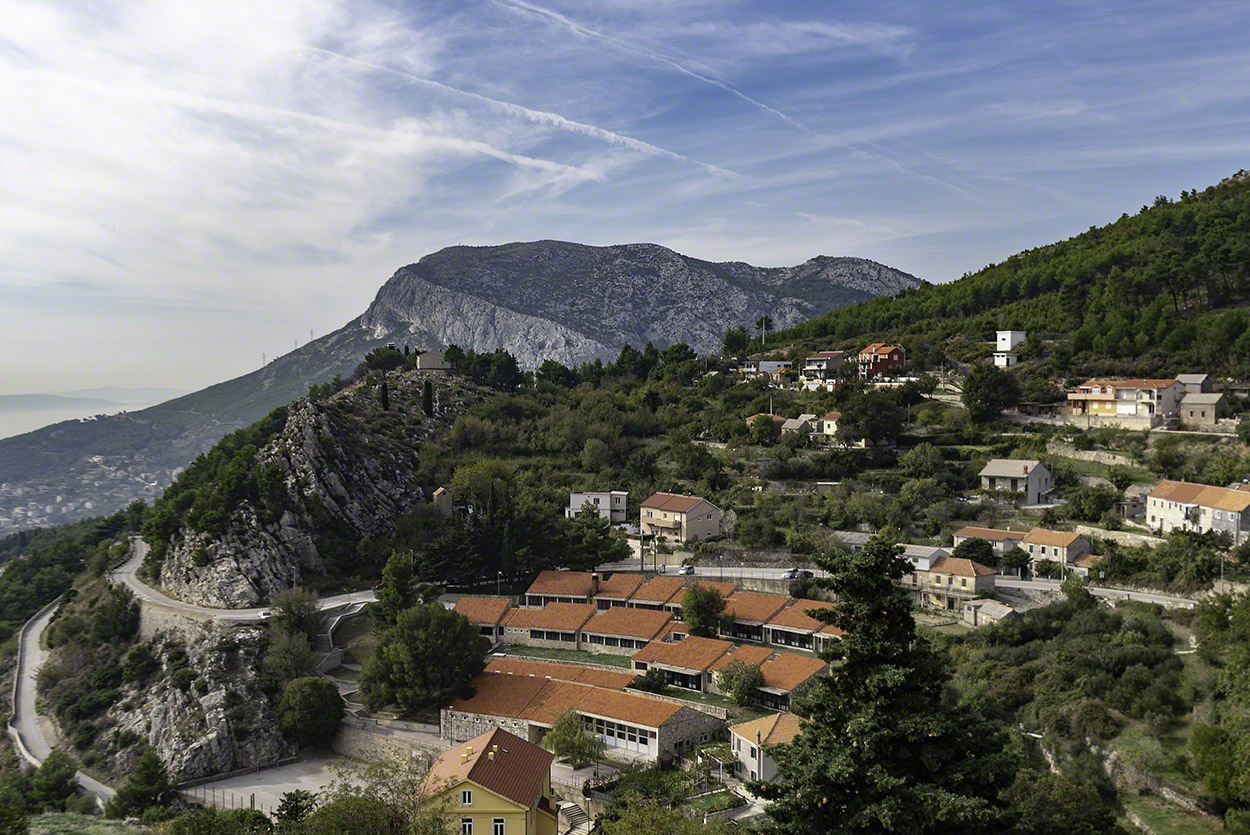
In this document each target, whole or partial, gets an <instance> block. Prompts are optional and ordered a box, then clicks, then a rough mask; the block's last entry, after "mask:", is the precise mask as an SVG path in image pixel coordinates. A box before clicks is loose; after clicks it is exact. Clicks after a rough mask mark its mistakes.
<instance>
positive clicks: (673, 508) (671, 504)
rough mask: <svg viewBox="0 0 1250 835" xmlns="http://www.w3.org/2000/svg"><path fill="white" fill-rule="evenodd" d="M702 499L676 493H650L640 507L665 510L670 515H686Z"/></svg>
mask: <svg viewBox="0 0 1250 835" xmlns="http://www.w3.org/2000/svg"><path fill="white" fill-rule="evenodd" d="M701 501H703V499H701V498H699V497H698V496H682V495H678V494H677V493H652V494H651V495H650V496H649V497H647V499H646V500H645V501H644V502H643V503H642V505H641V506H642V507H650V508H654V509H657V510H667V511H670V512H672V513H687V512H689V511H690V510H691V509H693V508H694V506H695V505H697V504H698V503H699V502H701Z"/></svg>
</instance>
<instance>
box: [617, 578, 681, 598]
mask: <svg viewBox="0 0 1250 835" xmlns="http://www.w3.org/2000/svg"><path fill="white" fill-rule="evenodd" d="M685 585H686V581H685V580H683V579H682V578H680V577H652V578H651V579H650V580H648V581H647V582H645V583H643V584H642V585H641V586H640V587H639V588H638V591H636V592H634V596H633V597H631V598H630V602H632V603H654V604H661V603H668V602H669V601H673V602H674V603H680V602H681V596H682V594H683V593H684V592H683V587H684V586H685ZM674 598H676V599H675V600H674Z"/></svg>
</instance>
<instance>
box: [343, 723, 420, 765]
mask: <svg viewBox="0 0 1250 835" xmlns="http://www.w3.org/2000/svg"><path fill="white" fill-rule="evenodd" d="M331 747H332V748H333V749H334V752H335V753H336V754H342V755H343V756H345V757H351V758H352V759H356V760H363V761H365V762H389V761H393V760H396V759H406V758H408V757H411V756H414V755H420V756H424V757H426V758H427V759H428V760H432V759H433V757H435V756H437V755H438V754H440V753H441V749H440V748H438V746H436V745H433V744H423V743H422V742H421V741H420V740H415V739H413V738H412V737H410V736H403V735H401V734H399V733H397V732H395V731H392V730H390V729H388V728H385V727H382V726H379V725H365V726H364V727H361V726H359V725H355V724H353V723H352V720H350V719H344V720H343V724H342V725H341V726H340V727H339V731H338V733H337V734H335V735H334V742H333V743H331Z"/></svg>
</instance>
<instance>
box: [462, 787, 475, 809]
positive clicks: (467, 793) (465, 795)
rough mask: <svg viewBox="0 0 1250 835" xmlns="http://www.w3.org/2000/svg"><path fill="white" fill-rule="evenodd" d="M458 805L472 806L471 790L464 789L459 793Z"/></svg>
mask: <svg viewBox="0 0 1250 835" xmlns="http://www.w3.org/2000/svg"><path fill="white" fill-rule="evenodd" d="M460 805H461V806H472V805H473V792H472V791H471V790H469V789H465V790H464V791H462V792H460Z"/></svg>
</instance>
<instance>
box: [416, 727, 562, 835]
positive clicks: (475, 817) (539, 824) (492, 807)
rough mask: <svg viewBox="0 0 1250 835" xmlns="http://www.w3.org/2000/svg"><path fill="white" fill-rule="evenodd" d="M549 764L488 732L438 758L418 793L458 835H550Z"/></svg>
mask: <svg viewBox="0 0 1250 835" xmlns="http://www.w3.org/2000/svg"><path fill="white" fill-rule="evenodd" d="M554 760H555V755H554V754H552V753H551V752H549V751H545V750H543V749H542V748H541V747H539V746H537V745H535V744H533V743H532V742H530V741H528V740H527V739H525V738H523V737H519V736H515V735H514V734H510V733H508V732H507V731H505V730H502V729H501V728H493V729H491V730H489V731H487V732H485V733H483V734H481V735H479V736H475V737H473V738H472V739H470V740H468V741H466V742H464V743H462V744H460V745H457V746H455V747H453V748H449V749H448V750H446V751H444V752H443V753H442V754H440V755H439V757H438V759H436V760H435V761H434V763H433V765H431V766H430V770H429V772H428V773H427V774H426V776H425V780H424V782H423V784H422V787H423V793H425V794H428V795H430V797H429V798H428V799H427V801H426V802H429V803H438V804H440V805H443V806H445V808H447V809H449V810H450V811H451V813H452V815H453V816H454V818H457V819H459V822H460V825H459V832H460V835H474V833H478V835H488V833H489V835H556V831H557V820H556V819H557V814H558V806H557V803H556V798H555V795H554V794H553V793H552V791H551V763H552V762H553V761H554Z"/></svg>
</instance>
